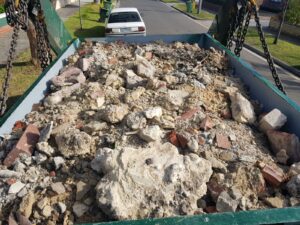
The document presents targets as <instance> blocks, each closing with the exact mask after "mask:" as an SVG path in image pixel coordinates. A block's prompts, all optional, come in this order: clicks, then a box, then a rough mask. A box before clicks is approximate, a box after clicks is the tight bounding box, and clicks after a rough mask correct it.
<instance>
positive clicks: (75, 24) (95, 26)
mask: <svg viewBox="0 0 300 225" xmlns="http://www.w3.org/2000/svg"><path fill="white" fill-rule="evenodd" d="M81 18H82V27H83V29H82V30H81V29H80V20H79V13H78V12H76V13H75V14H74V15H72V16H71V17H69V18H68V19H67V20H66V22H65V26H66V28H67V30H68V31H69V32H70V34H71V35H72V37H79V38H85V37H103V36H104V33H105V32H104V30H105V24H104V23H99V22H98V19H99V4H94V3H91V4H87V5H85V6H82V7H81Z"/></svg>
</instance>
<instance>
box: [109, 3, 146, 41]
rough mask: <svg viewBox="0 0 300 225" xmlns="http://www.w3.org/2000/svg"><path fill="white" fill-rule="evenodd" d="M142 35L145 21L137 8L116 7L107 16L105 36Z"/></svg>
mask: <svg viewBox="0 0 300 225" xmlns="http://www.w3.org/2000/svg"><path fill="white" fill-rule="evenodd" d="M125 35H138V36H139V35H143V36H146V26H145V23H144V21H143V19H142V17H141V15H140V13H139V11H138V10H137V8H116V9H113V10H112V11H111V13H110V15H109V17H108V20H107V24H106V27H105V36H125Z"/></svg>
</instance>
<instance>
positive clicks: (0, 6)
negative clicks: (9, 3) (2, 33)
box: [0, 5, 5, 13]
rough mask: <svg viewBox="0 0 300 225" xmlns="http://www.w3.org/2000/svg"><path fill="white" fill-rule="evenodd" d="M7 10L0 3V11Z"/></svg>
mask: <svg viewBox="0 0 300 225" xmlns="http://www.w3.org/2000/svg"><path fill="white" fill-rule="evenodd" d="M4 12H5V10H4V6H3V5H0V13H4Z"/></svg>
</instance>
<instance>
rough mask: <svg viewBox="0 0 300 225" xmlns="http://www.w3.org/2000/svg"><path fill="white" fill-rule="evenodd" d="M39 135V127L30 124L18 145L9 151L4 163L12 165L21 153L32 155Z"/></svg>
mask: <svg viewBox="0 0 300 225" xmlns="http://www.w3.org/2000/svg"><path fill="white" fill-rule="evenodd" d="M39 137H40V132H39V129H38V128H37V127H36V126H34V125H32V124H29V125H28V126H27V128H26V130H25V131H24V133H23V134H22V136H21V138H20V139H19V141H18V143H17V144H16V146H15V147H14V148H13V149H12V150H11V151H10V152H9V153H8V155H7V157H6V158H5V160H4V162H3V164H4V165H5V166H7V167H9V166H11V165H12V164H13V163H14V162H15V160H16V159H17V158H18V157H19V155H20V154H21V153H24V154H27V155H30V156H31V155H32V152H33V150H34V148H35V145H36V143H37V142H38V140H39Z"/></svg>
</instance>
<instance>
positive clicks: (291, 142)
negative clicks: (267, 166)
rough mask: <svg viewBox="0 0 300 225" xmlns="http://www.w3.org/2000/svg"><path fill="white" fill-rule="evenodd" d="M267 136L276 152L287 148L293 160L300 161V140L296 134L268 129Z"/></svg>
mask: <svg viewBox="0 0 300 225" xmlns="http://www.w3.org/2000/svg"><path fill="white" fill-rule="evenodd" d="M267 136H268V139H269V141H270V144H271V147H272V150H273V152H274V153H275V154H277V153H278V152H279V151H281V149H285V151H286V153H287V155H288V156H289V158H290V159H291V160H292V162H299V161H300V151H299V149H300V142H299V138H298V137H297V136H296V135H295V134H289V133H286V132H281V131H275V130H269V131H267Z"/></svg>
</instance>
